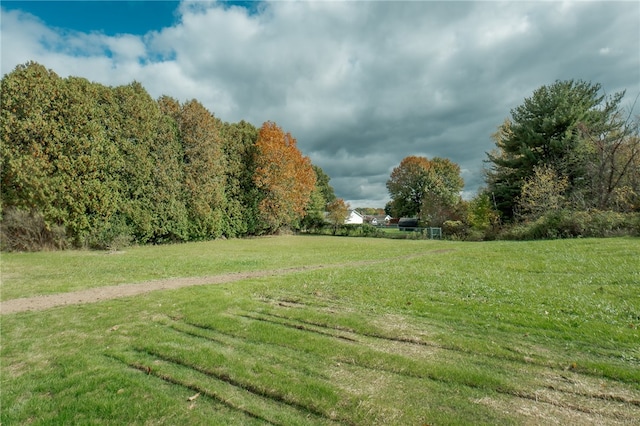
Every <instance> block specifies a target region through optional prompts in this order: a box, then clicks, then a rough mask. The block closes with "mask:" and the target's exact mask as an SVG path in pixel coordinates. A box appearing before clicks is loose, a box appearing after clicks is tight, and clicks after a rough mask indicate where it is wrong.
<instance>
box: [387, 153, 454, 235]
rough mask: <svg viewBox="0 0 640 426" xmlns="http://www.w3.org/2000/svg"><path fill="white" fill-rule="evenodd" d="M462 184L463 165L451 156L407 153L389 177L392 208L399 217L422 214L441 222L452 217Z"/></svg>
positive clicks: (427, 218) (426, 218)
mask: <svg viewBox="0 0 640 426" xmlns="http://www.w3.org/2000/svg"><path fill="white" fill-rule="evenodd" d="M463 186H464V181H463V180H462V177H461V176H460V167H459V166H458V165H457V164H455V163H453V162H451V161H450V160H448V159H445V158H439V157H435V158H433V159H432V160H429V159H427V158H425V157H416V156H410V157H406V158H404V159H403V160H402V161H401V162H400V165H399V166H398V167H396V168H395V169H393V171H392V173H391V177H390V179H389V180H388V181H387V189H388V190H389V194H390V196H391V211H392V213H393V216H396V217H420V218H421V219H422V220H423V221H425V222H426V223H430V224H431V225H432V226H438V224H439V223H441V222H443V221H444V220H447V219H450V218H451V217H450V215H451V212H452V211H453V208H454V207H455V205H456V204H457V203H458V202H459V201H460V191H461V190H462V187H463Z"/></svg>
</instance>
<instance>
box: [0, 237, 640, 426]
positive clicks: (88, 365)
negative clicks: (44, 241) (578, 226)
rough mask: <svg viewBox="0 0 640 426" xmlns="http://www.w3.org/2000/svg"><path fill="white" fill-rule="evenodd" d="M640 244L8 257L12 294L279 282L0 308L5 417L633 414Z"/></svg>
mask: <svg viewBox="0 0 640 426" xmlns="http://www.w3.org/2000/svg"><path fill="white" fill-rule="evenodd" d="M639 253H640V240H639V239H631V238H616V239H602V240H599V239H585V240H559V241H537V242H488V243H463V242H448V241H424V240H390V239H365V238H340V237H314V236H283V237H272V238H260V239H252V240H226V241H213V242H207V243H195V244H183V245H173V246H160V247H134V248H129V249H127V250H126V252H124V253H120V254H106V253H99V252H83V251H79V252H78V251H70V252H62V253H33V254H3V255H2V259H1V261H2V284H1V287H0V290H1V295H2V300H9V299H14V298H18V297H27V296H33V295H39V294H50V293H57V292H68V291H74V290H78V289H84V288H89V287H99V286H103V285H114V284H122V283H135V282H141V281H145V280H151V279H158V278H168V277H187V276H205V275H216V274H224V273H232V272H238V271H258V270H280V269H285V268H293V267H302V266H320V265H322V266H324V268H322V269H311V268H309V269H301V270H300V271H298V272H295V273H287V274H276V275H273V276H268V277H264V278H253V279H247V280H242V281H238V282H234V283H228V284H224V285H211V286H196V287H189V288H183V289H180V290H166V291H156V292H153V293H148V294H146V295H143V296H136V297H130V298H122V299H116V300H111V301H103V302H100V303H92V304H85V305H75V306H68V307H60V308H54V309H49V310H46V311H42V312H26V313H19V314H11V315H2V316H1V317H0V320H1V336H0V337H1V341H0V343H1V344H2V348H1V353H0V354H1V367H0V368H1V370H0V371H1V373H2V377H1V382H0V386H1V387H0V401H1V403H2V406H1V407H0V408H1V410H0V412H1V415H0V422H1V423H2V424H7V425H12V424H47V425H49V424H171V425H174V424H203V425H210V424H238V425H246V424H281V425H295V424H300V425H308V424H347V425H370V424H398V425H409V424H410V425H422V424H429V425H440V424H553V423H559V424H620V423H622V424H625V423H626V424H634V423H636V422H637V419H638V418H640V329H639V326H640V267H639V266H638V254H639Z"/></svg>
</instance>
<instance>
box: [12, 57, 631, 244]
mask: <svg viewBox="0 0 640 426" xmlns="http://www.w3.org/2000/svg"><path fill="white" fill-rule="evenodd" d="M1 89H2V90H1V92H0V101H1V106H2V109H1V115H0V129H1V132H2V136H1V146H0V150H1V153H2V155H1V156H0V179H1V180H0V183H1V186H0V190H1V200H0V201H1V202H0V213H1V214H2V224H1V225H2V226H1V230H2V245H3V248H4V249H17V250H29V249H41V248H46V247H69V246H72V247H94V248H107V247H115V246H118V245H124V244H127V243H131V242H135V243H141V244H146V243H166V242H183V241H194V240H205V239H213V238H220V237H242V236H249V235H263V234H270V233H275V232H278V231H279V230H282V229H303V228H304V229H314V228H315V229H317V228H321V227H323V226H324V225H325V224H326V223H327V222H329V223H331V224H333V232H334V233H335V232H336V229H337V227H338V226H339V225H340V224H343V222H344V218H345V217H346V215H347V214H348V210H349V208H350V207H349V205H348V204H347V203H345V201H344V200H342V199H339V198H337V197H336V196H335V193H334V191H333V188H332V187H331V186H330V184H329V181H330V178H329V176H327V175H326V174H325V173H324V171H323V170H322V169H321V168H320V167H318V166H316V165H313V164H312V163H311V161H310V159H309V158H308V157H306V156H304V155H302V153H301V152H300V151H299V149H298V148H297V141H296V139H295V138H294V137H293V136H292V135H291V134H289V133H286V132H285V131H284V130H282V129H281V128H280V127H279V126H278V125H277V124H276V123H273V122H266V123H264V124H263V125H262V127H260V128H256V127H255V126H253V125H252V124H250V123H247V122H245V121H240V122H238V123H227V122H224V121H222V120H220V119H218V118H217V117H215V116H214V115H213V114H212V113H211V112H209V111H208V110H207V109H206V108H205V107H204V106H203V105H202V104H200V103H199V102H198V101H197V100H195V99H193V100H190V101H187V102H184V103H181V102H179V101H177V100H175V99H173V98H171V97H168V96H162V97H160V98H159V99H153V98H151V96H150V95H149V94H148V93H147V92H146V90H145V89H144V88H143V87H142V86H141V85H140V84H139V83H137V82H134V83H131V84H129V85H125V86H118V87H107V86H104V85H101V84H98V83H92V82H89V81H88V80H86V79H84V78H78V77H68V78H61V77H59V76H58V75H56V74H55V73H54V72H53V71H51V70H48V69H46V68H45V67H44V66H42V65H40V64H37V63H34V62H30V63H27V64H24V65H19V66H17V67H16V68H15V70H14V71H13V72H11V73H9V74H7V75H5V76H4V77H3V78H2V81H1ZM601 92H602V88H601V86H600V85H599V84H593V83H589V82H584V81H574V80H569V81H556V82H555V83H553V84H551V85H549V86H542V87H540V88H539V89H537V90H536V91H534V93H533V95H532V96H531V97H529V98H526V99H525V100H524V103H523V104H522V105H520V106H518V107H516V108H514V109H513V110H512V111H511V117H509V118H508V119H506V120H505V121H504V122H503V123H502V124H501V125H500V126H499V127H498V130H497V132H496V133H495V134H494V135H493V136H492V137H493V139H494V142H495V149H494V150H493V151H491V152H489V153H487V168H486V175H485V182H486V186H485V187H484V188H482V189H481V190H480V191H479V192H478V194H477V195H476V196H475V197H474V198H473V199H471V200H468V201H467V200H463V199H462V197H461V196H460V194H461V190H462V188H463V186H464V181H463V179H462V177H461V175H460V174H461V171H460V167H459V166H458V165H457V164H455V163H453V162H452V161H450V160H449V159H446V158H439V157H435V158H432V159H428V158H425V157H419V156H408V157H406V158H404V159H403V160H402V161H401V163H400V164H399V165H398V166H397V167H396V168H394V169H393V171H392V173H391V175H390V178H389V180H388V181H387V189H388V191H389V194H390V196H391V201H390V202H389V203H388V204H387V205H386V206H385V209H384V210H385V212H386V213H387V214H390V215H391V216H393V217H397V218H399V217H415V218H418V219H419V220H420V223H421V225H423V226H441V227H443V228H444V231H445V233H446V234H449V235H451V236H457V237H460V238H471V239H486V238H495V237H501V236H502V237H507V238H510V237H513V238H548V237H558V236H580V235H585V236H589V235H605V234H606V233H607V232H616V230H618V229H626V230H627V231H629V232H630V233H634V234H640V218H639V216H640V215H639V214H638V212H639V211H640V137H639V121H640V120H638V117H634V116H633V115H632V111H633V106H632V107H631V111H625V110H624V109H623V108H622V106H621V105H622V100H623V98H624V93H616V94H614V95H612V96H605V95H603V94H602V93H601ZM372 210H373V209H372ZM378 213H379V211H378Z"/></svg>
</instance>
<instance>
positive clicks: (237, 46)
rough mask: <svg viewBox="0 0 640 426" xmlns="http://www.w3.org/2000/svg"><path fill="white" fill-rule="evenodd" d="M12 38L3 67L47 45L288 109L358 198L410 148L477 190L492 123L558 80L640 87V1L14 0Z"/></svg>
mask: <svg viewBox="0 0 640 426" xmlns="http://www.w3.org/2000/svg"><path fill="white" fill-rule="evenodd" d="M0 47H1V61H0V68H1V69H0V71H1V73H2V75H3V76H4V75H5V74H7V73H9V72H11V71H12V70H13V69H15V67H16V66H17V65H19V64H24V63H26V62H28V61H36V62H38V63H40V64H42V65H44V66H45V67H47V68H49V69H52V70H53V71H55V72H56V73H57V74H58V75H60V76H61V77H67V76H69V75H73V76H79V77H85V78H87V79H88V80H90V81H95V82H98V83H102V84H104V85H108V86H117V85H123V84H129V83H131V82H132V81H134V80H135V81H138V82H140V83H141V84H142V85H143V86H144V87H145V88H146V89H147V91H148V92H149V93H150V94H151V96H153V97H155V98H157V97H160V96H162V95H168V96H171V97H173V98H176V99H178V100H180V101H182V102H184V101H187V100H191V99H197V100H198V101H200V102H201V103H202V104H203V105H204V106H205V107H206V108H207V109H208V110H209V111H211V112H212V113H213V114H215V115H216V117H218V118H220V119H222V120H224V121H228V122H237V121H240V120H245V121H248V122H250V123H252V124H254V125H255V126H256V127H260V126H261V125H262V123H263V122H265V121H274V122H276V123H277V124H278V125H279V126H280V127H281V128H282V129H283V130H284V131H286V132H290V133H291V134H292V135H293V136H294V137H295V138H296V139H297V141H298V148H299V149H300V150H301V151H302V153H303V154H304V155H306V156H309V157H310V158H311V161H312V162H313V164H315V165H317V166H320V167H321V168H322V169H323V170H324V172H325V173H326V174H327V175H329V177H330V178H331V181H330V184H331V186H332V187H333V188H334V190H335V192H336V195H337V196H338V197H340V198H343V199H344V200H345V201H347V202H349V203H350V205H351V207H353V208H355V207H384V205H385V204H386V202H387V201H388V200H389V194H388V192H387V189H386V181H387V180H388V179H389V177H390V175H391V172H392V170H393V168H394V167H397V166H398V165H399V164H400V161H401V160H402V159H403V158H405V157H407V156H410V155H418V156H424V157H427V158H433V157H443V158H448V159H450V160H451V161H454V162H455V163H457V164H458V165H460V167H461V170H462V177H463V178H464V180H465V189H464V192H463V194H462V195H463V196H464V197H465V198H470V197H472V196H473V195H474V194H475V193H476V191H477V190H478V188H479V187H481V186H482V185H483V184H484V179H483V168H484V167H486V164H485V160H486V158H487V155H486V153H487V152H488V151H490V150H491V149H493V148H494V143H493V141H492V139H491V135H492V134H493V133H494V132H495V131H496V129H497V127H498V126H499V125H500V124H501V123H502V122H503V121H504V120H505V119H506V118H508V117H509V116H510V111H511V110H512V109H513V108H515V107H517V106H519V105H521V104H522V103H523V102H524V100H525V98H528V97H530V96H531V95H532V93H533V91H534V90H536V89H537V88H539V87H541V86H543V85H550V84H553V83H554V82H555V81H556V80H568V79H575V80H585V81H590V82H592V83H599V84H601V85H602V88H603V94H613V93H615V92H618V91H622V90H626V91H627V95H626V97H625V99H624V101H623V104H624V106H625V107H626V108H631V106H632V105H633V101H634V99H635V98H636V96H638V95H639V94H640V2H637V1H624V2H612V1H564V2H556V1H536V2H525V1H508V2H494V1H474V2H462V1H449V2H438V1H393V2H390V1H274V2H219V1H210V2H209V1H206V2H205V1H183V2H175V1H65V2H63V1H11V0H3V1H2V3H1V4H0ZM639 109H640V107H638V106H636V110H635V113H636V114H639V113H640V111H638V110H639Z"/></svg>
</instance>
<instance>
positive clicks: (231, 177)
mask: <svg viewBox="0 0 640 426" xmlns="http://www.w3.org/2000/svg"><path fill="white" fill-rule="evenodd" d="M257 140H258V129H256V128H255V127H254V126H253V125H252V124H250V123H247V122H246V121H240V122H239V123H231V124H230V123H223V125H222V149H223V152H224V155H225V158H226V162H227V164H226V186H225V194H226V198H227V208H226V220H227V223H228V226H227V231H226V234H227V236H230V237H234V236H240V235H247V234H255V233H256V232H257V230H258V228H259V210H258V202H259V201H260V195H259V192H258V189H257V187H256V185H255V183H254V182H253V176H254V174H255V170H256V165H255V159H256V142H257Z"/></svg>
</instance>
